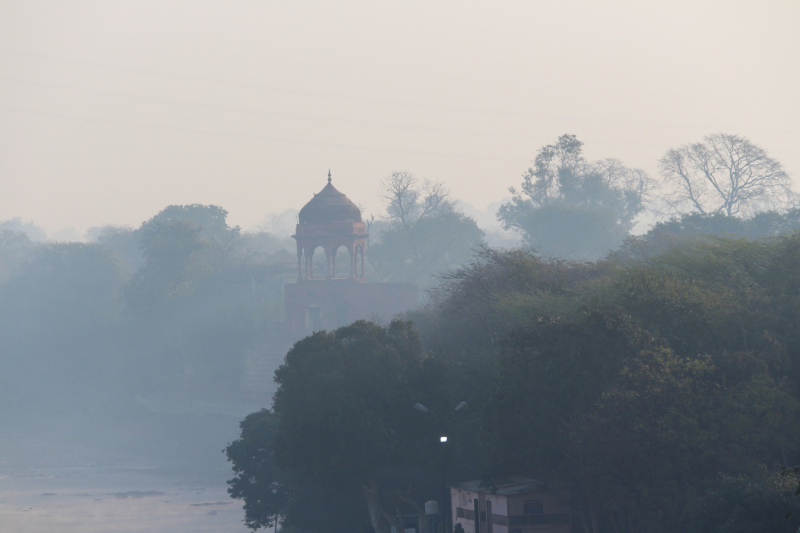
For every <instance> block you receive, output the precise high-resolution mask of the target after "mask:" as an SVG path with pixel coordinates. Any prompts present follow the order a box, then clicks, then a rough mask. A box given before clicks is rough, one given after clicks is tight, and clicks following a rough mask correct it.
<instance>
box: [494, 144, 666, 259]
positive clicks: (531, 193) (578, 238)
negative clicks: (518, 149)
mask: <svg viewBox="0 0 800 533" xmlns="http://www.w3.org/2000/svg"><path fill="white" fill-rule="evenodd" d="M533 163H534V164H533V166H532V167H531V168H529V169H528V170H527V171H526V172H525V173H524V174H523V176H522V179H523V181H522V185H521V187H520V189H519V190H517V189H515V188H514V187H511V188H510V189H509V190H510V191H511V193H512V194H513V198H512V200H511V202H509V203H506V204H503V205H502V206H501V207H500V210H499V211H498V212H497V218H498V220H500V221H501V222H502V223H503V227H504V228H505V229H515V230H517V231H519V232H520V233H521V234H522V236H523V240H524V242H525V244H526V246H529V247H532V248H536V249H538V250H540V251H541V252H543V253H546V254H550V255H554V256H557V257H570V258H573V259H592V258H598V257H601V256H602V255H604V254H605V253H606V252H607V251H609V250H613V249H615V248H617V247H618V246H619V245H620V244H621V243H622V240H623V239H624V237H625V236H626V235H627V233H628V231H630V229H631V227H633V223H634V220H635V218H636V216H637V215H638V214H639V213H641V212H642V210H643V209H644V208H645V203H646V201H647V199H648V197H649V194H650V192H651V190H652V189H653V187H654V181H653V180H652V179H651V178H650V177H649V176H647V174H646V173H645V172H644V171H642V170H638V169H630V168H627V167H625V166H623V165H622V164H621V163H620V162H619V161H617V160H615V159H606V160H603V161H597V162H594V163H590V162H588V161H586V160H585V158H584V157H583V143H582V142H581V141H579V140H578V139H577V138H576V137H575V135H566V134H565V135H562V136H561V137H559V138H558V141H557V142H556V143H554V144H551V145H547V146H545V147H543V148H542V149H541V150H539V153H538V154H537V156H536V159H535V160H534V162H533Z"/></svg>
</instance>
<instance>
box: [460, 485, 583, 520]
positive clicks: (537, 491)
mask: <svg viewBox="0 0 800 533" xmlns="http://www.w3.org/2000/svg"><path fill="white" fill-rule="evenodd" d="M450 501H451V502H452V506H451V507H452V512H453V516H452V522H451V523H452V524H453V525H454V526H455V524H458V523H460V524H461V526H462V527H463V528H464V533H570V531H571V530H572V528H571V525H570V523H571V521H570V514H569V513H570V500H569V493H567V492H566V491H564V490H555V489H553V490H550V489H548V488H547V487H546V486H545V485H544V484H543V483H541V482H539V481H537V480H535V479H530V478H521V477H518V478H512V479H511V480H509V481H508V482H506V483H503V484H502V485H498V486H495V487H482V486H481V482H480V481H467V482H466V483H461V484H458V485H454V486H451V487H450ZM476 509H477V510H478V513H479V514H480V521H479V522H478V524H479V527H477V528H476V527H475V526H476V522H475V514H476Z"/></svg>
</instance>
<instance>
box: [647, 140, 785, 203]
mask: <svg viewBox="0 0 800 533" xmlns="http://www.w3.org/2000/svg"><path fill="white" fill-rule="evenodd" d="M704 141H705V142H699V143H693V144H687V145H685V146H682V147H680V148H678V149H671V150H669V151H667V153H666V154H665V155H664V157H662V158H661V159H660V160H659V168H660V170H661V175H662V177H663V179H664V182H665V183H666V184H667V185H669V186H671V187H672V192H671V193H670V194H668V195H667V196H665V198H664V199H665V200H666V202H667V204H668V205H669V207H670V208H671V209H673V210H674V211H676V212H686V211H687V210H695V211H697V212H699V213H703V214H712V213H723V214H725V215H726V216H735V215H744V216H751V215H753V214H755V213H757V212H759V211H763V210H767V209H779V208H784V207H788V206H790V205H791V204H792V203H793V202H794V193H792V190H791V188H790V186H791V178H790V177H789V175H788V174H786V172H785V171H784V170H783V166H782V165H781V164H780V162H778V161H776V160H775V159H772V158H771V157H769V156H768V155H767V152H766V151H765V150H763V149H762V148H759V147H758V146H756V145H754V144H753V143H751V142H750V141H749V140H747V139H745V138H744V137H740V136H739V135H729V134H725V133H717V134H713V135H709V136H707V137H705V139H704Z"/></svg>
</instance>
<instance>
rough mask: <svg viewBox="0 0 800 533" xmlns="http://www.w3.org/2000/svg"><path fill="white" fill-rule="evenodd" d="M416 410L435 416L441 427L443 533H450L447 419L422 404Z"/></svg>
mask: <svg viewBox="0 0 800 533" xmlns="http://www.w3.org/2000/svg"><path fill="white" fill-rule="evenodd" d="M466 406H467V402H461V403H460V404H458V405H457V406H456V408H455V410H456V411H460V410H462V409H463V408H464V407H466ZM414 409H416V410H417V411H422V412H423V413H430V414H432V415H433V416H434V418H436V423H437V425H438V426H439V442H440V443H441V445H442V446H441V457H442V483H441V489H442V493H441V498H442V499H441V513H442V530H443V531H442V533H448V532H449V531H450V528H448V522H449V521H450V515H451V514H452V510H451V509H450V505H449V500H450V499H449V498H448V497H447V494H446V491H445V489H446V485H445V474H446V463H445V456H444V452H445V449H444V447H445V445H446V444H447V435H446V434H445V431H444V425H443V424H442V422H443V421H446V419H442V418H439V415H437V414H436V413H434V412H433V411H431V410H430V409H428V408H427V407H425V406H424V405H422V404H421V403H415V404H414ZM445 502H448V505H445ZM432 533H435V532H432Z"/></svg>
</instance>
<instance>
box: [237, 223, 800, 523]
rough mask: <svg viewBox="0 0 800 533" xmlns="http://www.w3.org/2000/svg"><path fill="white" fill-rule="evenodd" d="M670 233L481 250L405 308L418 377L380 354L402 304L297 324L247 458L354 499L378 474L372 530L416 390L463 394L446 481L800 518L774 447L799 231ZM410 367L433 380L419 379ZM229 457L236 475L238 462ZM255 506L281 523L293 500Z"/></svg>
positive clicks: (586, 508)
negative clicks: (584, 251) (307, 331)
mask: <svg viewBox="0 0 800 533" xmlns="http://www.w3.org/2000/svg"><path fill="white" fill-rule="evenodd" d="M684 237H685V238H684V240H682V241H681V243H680V245H679V246H673V247H669V248H662V249H660V250H659V251H656V252H653V253H651V254H649V255H647V256H646V257H643V258H639V257H638V256H637V255H636V254H633V253H626V251H625V250H623V251H621V252H619V253H618V254H617V256H615V257H613V258H610V259H608V260H605V261H601V262H597V263H573V262H565V261H555V260H549V259H544V258H542V257H541V256H538V255H536V254H534V253H532V252H529V251H524V250H512V251H496V250H488V249H487V250H483V251H482V252H480V253H479V254H478V255H477V256H476V258H475V260H474V261H473V262H472V263H471V264H470V265H468V266H466V267H463V268H461V269H457V270H454V271H452V272H451V273H450V274H449V275H447V276H446V277H445V278H444V279H443V280H442V283H441V284H440V286H439V288H438V289H437V290H436V291H435V292H434V294H433V298H432V301H431V302H430V303H429V304H428V305H427V307H426V308H425V309H423V310H420V311H418V312H416V313H415V314H413V316H412V317H411V318H413V319H414V321H415V324H416V327H417V328H418V331H419V334H420V338H421V340H422V344H423V348H424V351H425V354H426V355H421V354H420V353H419V352H418V351H417V350H418V348H414V350H413V353H414V354H416V355H414V357H413V358H412V359H413V360H418V361H420V362H426V364H428V365H431V366H430V368H427V369H424V367H423V366H418V367H417V368H418V369H419V370H418V371H417V373H416V374H414V376H415V377H414V376H412V375H410V374H403V373H402V371H401V368H402V369H404V368H411V367H405V366H402V367H398V366H397V364H398V362H399V360H398V359H396V358H395V357H396V356H394V355H393V356H392V357H391V358H389V359H388V360H387V359H386V355H384V354H387V353H391V354H394V353H395V351H392V350H393V349H392V346H393V342H394V341H390V339H391V337H392V335H393V333H392V328H398V327H400V323H395V324H393V325H392V326H391V327H390V328H389V329H380V328H377V327H376V326H371V325H368V324H359V325H357V326H353V327H351V328H344V329H341V330H337V331H336V332H331V333H320V334H317V335H315V336H313V337H310V338H308V339H305V340H303V341H301V342H300V343H298V345H296V346H295V348H294V350H293V351H292V352H291V353H290V355H289V356H288V357H287V362H286V366H285V367H283V368H282V369H281V370H280V371H279V372H278V374H277V380H278V383H279V385H280V391H279V393H278V396H277V397H276V402H275V411H274V412H272V413H269V414H264V415H262V416H265V417H266V416H269V417H277V419H278V421H277V422H275V424H276V425H275V429H274V430H273V431H272V432H271V433H270V434H269V435H267V436H264V437H263V439H264V440H262V442H265V443H267V445H266V446H265V447H264V449H263V450H264V451H263V452H262V454H261V455H259V454H256V457H265V455H263V454H264V453H269V454H272V455H271V457H273V460H275V461H277V463H278V464H280V465H281V467H282V468H284V469H285V470H284V475H291V476H292V479H293V480H295V485H289V484H286V486H293V487H294V488H293V489H292V490H294V491H298V490H299V488H298V486H304V485H306V484H307V487H309V488H310V487H316V488H317V490H322V488H324V487H329V488H331V489H332V488H333V487H338V488H339V489H343V488H344V487H349V489H348V490H349V491H350V493H351V494H352V498H353V499H357V498H358V497H359V496H363V491H364V489H365V488H369V487H373V488H375V491H376V492H377V493H379V494H380V495H381V498H380V499H379V500H378V502H377V504H378V505H379V506H380V508H381V509H383V510H384V513H383V514H382V515H379V517H378V519H377V520H373V524H374V525H375V527H376V529H378V530H380V529H381V528H385V527H388V524H389V523H391V516H392V514H393V513H392V512H391V511H392V510H393V501H392V500H391V498H389V497H387V496H386V495H387V494H390V493H392V491H395V492H396V490H397V488H398V487H402V486H403V485H406V486H407V485H409V484H412V478H413V477H414V476H413V475H412V474H402V475H399V476H390V477H382V476H381V475H378V474H376V473H378V472H383V471H393V472H394V471H396V469H397V468H398V467H400V466H402V467H403V468H405V471H408V472H415V471H417V470H420V469H421V470H422V471H426V470H427V471H428V472H430V473H431V474H434V475H435V473H436V466H435V465H431V464H430V461H429V459H426V455H425V454H422V455H415V454H414V453H408V454H406V453H402V454H398V450H399V449H402V450H404V451H409V452H410V451H413V450H414V446H415V443H416V445H417V446H419V445H421V444H420V443H425V442H429V439H430V438H431V437H432V436H434V435H430V434H428V435H426V434H424V433H423V432H418V431H416V430H415V428H414V425H413V420H414V419H413V415H415V414H419V413H416V412H414V411H413V410H412V409H411V406H412V405H413V404H414V403H415V402H420V401H421V402H422V403H425V402H426V401H430V402H431V405H435V406H436V407H437V408H438V409H440V410H441V412H442V413H445V414H446V413H447V412H448V410H449V409H452V407H449V408H448V406H452V405H456V404H457V403H458V402H459V401H461V400H466V401H467V402H468V405H469V407H468V409H467V410H466V412H465V413H464V414H463V418H461V419H460V421H459V422H458V423H457V424H450V426H449V427H448V431H449V434H450V436H451V443H455V446H454V447H453V448H451V449H450V452H449V453H451V454H452V457H451V458H450V460H449V461H448V464H450V465H451V466H450V467H449V468H448V480H449V481H452V482H455V481H463V480H465V479H470V478H473V479H474V478H482V479H484V480H485V481H486V482H487V483H491V482H492V481H493V480H502V479H503V478H505V477H508V476H512V475H522V476H529V477H536V478H540V479H543V480H546V481H547V482H548V483H549V484H550V485H551V486H563V487H565V488H568V489H569V490H570V492H571V494H572V508H573V513H572V517H573V530H574V531H578V532H580V531H583V532H584V533H600V532H608V531H614V532H619V533H623V532H625V533H627V532H644V533H649V532H698V533H699V532H723V531H725V532H727V531H752V532H765V533H766V532H768V531H769V532H775V531H786V532H787V533H788V532H790V531H792V532H793V531H795V530H796V529H797V527H798V525H800V498H797V497H796V496H795V495H794V490H795V489H796V480H795V479H793V478H787V477H785V476H783V477H782V476H781V466H782V465H793V464H796V463H797V462H800V424H798V422H800V401H799V400H798V393H797V389H796V385H795V384H796V383H797V382H798V379H800V372H798V370H799V369H800V337H798V334H797V328H796V324H797V323H798V319H800V314H798V313H799V312H800V298H798V296H797V294H798V293H799V291H800V273H799V272H798V271H797V268H796V265H797V264H798V261H799V260H800V233H790V234H785V235H781V236H774V237H767V238H763V239H760V240H747V239H741V238H736V237H732V236H721V237H714V236H708V235H705V236H695V237H692V238H690V237H688V236H684ZM402 328H403V331H404V333H403V338H408V339H411V338H413V333H412V330H410V329H408V328H409V326H408V325H407V324H404V325H403V326H402ZM348 339H358V340H348ZM366 339H370V340H369V341H368V342H367V341H366ZM365 343H366V344H365ZM364 346H371V348H369V350H364V348H363V347H364ZM387 350H388V351H387ZM397 353H399V351H398V352H397ZM356 361H357V362H358V364H357V365H356V366H354V363H355V362H356ZM356 367H357V368H358V371H354V369H355V368H356ZM351 374H352V375H351ZM425 375H427V376H428V379H429V380H430V382H431V385H430V386H429V389H430V390H436V391H438V392H439V393H441V394H442V397H441V398H430V397H429V394H430V390H428V389H426V388H425V387H420V386H419V383H420V382H421V381H420V380H422V377H423V376H425ZM401 376H404V377H401ZM434 410H436V411H437V412H440V411H439V410H437V409H436V408H435V409H434ZM344 413H346V415H345V414H344ZM444 418H447V417H446V416H445V417H444ZM246 429H247V428H246V427H245V426H243V430H246ZM270 439H273V440H270ZM247 441H248V438H247V435H246V434H245V433H244V432H243V435H242V440H241V441H240V442H239V444H237V446H244V445H245V444H246V443H247ZM270 442H272V445H271V446H270V445H269V443H270ZM364 442H368V443H370V445H369V446H367V447H364V446H363V444H364ZM401 443H403V444H402V445H401ZM398 446H399V447H398ZM231 459H233V460H234V464H235V466H236V467H237V468H239V472H240V473H241V475H240V476H239V477H237V478H236V479H235V480H233V481H232V483H234V485H232V487H233V488H235V487H236V485H235V483H240V482H241V479H244V478H246V477H247V476H248V475H249V471H248V470H247V469H246V467H245V468H242V467H241V465H242V464H244V463H237V459H236V457H234V456H231ZM287 473H288V474H287ZM254 479H257V477H256V478H254ZM276 479H278V478H276ZM297 480H300V481H299V485H298V481H297ZM359 487H361V490H362V493H359ZM232 490H233V489H232ZM232 493H233V492H232ZM408 494H409V495H410V496H412V497H415V498H417V501H418V502H422V501H424V499H422V494H421V493H420V492H419V491H411V492H409V493H408ZM234 495H237V494H234ZM238 497H243V498H244V499H245V501H246V502H250V501H251V500H248V498H247V496H246V495H244V494H243V493H238ZM426 497H427V496H426ZM432 497H433V498H436V494H435V492H433V494H432ZM365 503H367V504H369V505H373V506H374V505H375V504H376V502H370V501H369V500H367V501H366V502H365ZM369 508H370V507H369V506H368V505H365V504H364V503H362V507H361V509H360V511H358V512H359V513H360V514H359V516H360V517H366V516H367V510H368V509H369ZM386 511H388V512H386ZM270 512H271V513H273V515H276V514H283V515H284V516H285V517H286V521H287V524H293V523H294V522H293V520H294V519H295V518H294V517H295V514H294V513H295V512H296V511H293V510H292V508H291V507H289V506H284V507H281V505H279V504H276V506H275V507H273V508H271V511H270ZM373 516H374V515H373ZM381 516H382V517H383V518H382V519H381ZM251 525H257V524H251ZM261 525H266V522H264V523H261ZM356 526H357V524H355V523H353V522H350V521H336V520H333V519H331V520H329V521H327V522H325V523H323V522H322V521H320V522H318V523H310V522H306V523H305V524H304V526H303V528H302V529H303V530H308V531H322V530H330V529H336V530H337V531H338V530H341V531H345V530H352V528H353V527H356ZM298 527H299V526H298Z"/></svg>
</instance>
